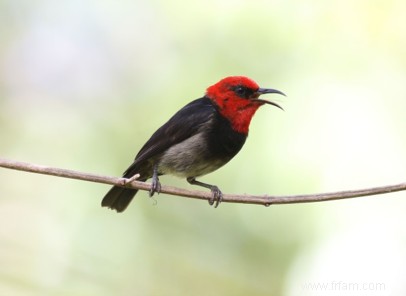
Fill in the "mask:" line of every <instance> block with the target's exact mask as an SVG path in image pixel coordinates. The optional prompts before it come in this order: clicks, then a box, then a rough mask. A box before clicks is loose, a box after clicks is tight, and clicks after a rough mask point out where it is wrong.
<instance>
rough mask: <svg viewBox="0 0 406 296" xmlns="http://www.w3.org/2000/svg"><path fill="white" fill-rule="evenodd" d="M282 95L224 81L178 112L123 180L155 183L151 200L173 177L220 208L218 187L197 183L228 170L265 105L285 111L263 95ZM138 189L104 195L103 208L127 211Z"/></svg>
mask: <svg viewBox="0 0 406 296" xmlns="http://www.w3.org/2000/svg"><path fill="white" fill-rule="evenodd" d="M269 93H277V94H282V95H284V94H283V93H282V92H281V91H278V90H275V89H268V88H260V87H259V86H258V84H257V83H256V82H255V81H253V80H252V79H250V78H248V77H244V76H231V77H226V78H224V79H222V80H220V81H219V82H217V83H216V84H214V85H212V86H210V87H209V88H207V91H206V94H205V95H204V96H203V97H202V98H200V99H197V100H194V101H192V102H190V103H189V104H187V105H186V106H184V107H183V108H182V109H180V110H179V111H178V112H177V113H175V115H173V116H172V118H170V119H169V120H168V122H166V123H165V124H164V125H163V126H161V127H160V128H159V129H158V130H157V131H156V132H155V133H154V134H153V135H152V136H151V138H150V139H149V140H148V141H147V142H146V143H145V144H144V146H143V147H142V148H141V150H140V151H139V152H138V154H137V156H136V157H135V160H134V162H133V163H132V164H131V165H130V167H129V168H128V169H127V170H126V171H125V172H124V175H123V177H124V178H131V177H132V176H134V175H135V174H140V177H139V178H138V180H139V181H146V180H147V179H149V178H152V187H151V190H150V192H149V195H150V196H152V195H153V194H154V193H155V192H158V193H159V191H160V189H161V184H160V182H159V179H158V176H161V175H166V174H170V175H175V176H179V177H182V178H186V180H187V181H188V182H189V183H190V184H194V185H199V186H202V187H205V188H208V189H210V190H211V192H212V198H211V199H210V201H209V203H210V205H213V204H214V202H216V205H215V207H217V206H218V205H219V203H220V202H221V199H222V193H221V191H220V190H219V188H218V187H217V186H215V185H210V184H206V183H203V182H200V181H197V180H196V178H197V177H200V176H203V175H206V174H208V173H211V172H213V171H215V170H217V169H218V168H220V167H222V166H223V165H225V164H226V163H227V162H229V161H230V159H232V158H233V157H234V156H235V155H236V154H237V153H238V151H240V149H241V148H242V146H243V145H244V143H245V140H246V139H247V136H248V128H249V125H250V122H251V119H252V117H253V116H254V114H255V112H256V111H257V110H258V108H259V107H261V106H262V105H264V104H270V105H273V106H276V107H278V108H280V109H282V108H281V107H280V106H279V105H278V104H276V103H274V102H271V101H266V100H262V99H259V96H260V95H262V94H269ZM137 191H138V190H137V189H129V188H123V187H118V186H114V187H113V188H111V189H110V191H109V192H107V194H106V195H105V197H104V198H103V201H102V206H103V207H108V208H110V209H114V210H116V211H117V212H122V211H124V210H125V209H126V208H127V206H128V204H129V203H130V202H131V200H132V199H133V197H134V195H135V194H136V193H137Z"/></svg>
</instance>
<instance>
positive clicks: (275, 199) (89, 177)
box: [0, 158, 406, 206]
mask: <svg viewBox="0 0 406 296" xmlns="http://www.w3.org/2000/svg"><path fill="white" fill-rule="evenodd" d="M0 167H3V168H8V169H13V170H19V171H25V172H31V173H36V174H44V175H51V176H57V177H63V178H70V179H78V180H83V181H89V182H95V183H103V184H110V185H117V186H121V187H127V188H135V189H140V190H147V191H148V190H150V188H151V184H150V183H146V182H140V181H136V180H135V178H131V179H126V178H116V177H109V176H102V175H97V174H89V173H82V172H78V171H73V170H67V169H59V168H53V167H48V166H41V165H36V164H31V163H26V162H20V161H14V160H8V159H4V158H0ZM402 190H406V183H400V184H395V185H388V186H381V187H373V188H366V189H360V190H348V191H338V192H330V193H319V194H302V195H290V196H271V195H258V196H257V195H248V194H244V195H236V194H224V195H223V202H232V203H246V204H258V205H265V206H270V205H273V204H292V203H306V202H318V201H328V200H338V199H347V198H354V197H361V196H370V195H378V194H385V193H391V192H396V191H402ZM161 193H166V194H171V195H177V196H182V197H189V198H196V199H204V200H209V199H210V198H211V193H210V192H208V191H207V192H204V191H198V190H186V189H181V188H177V187H171V186H162V188H161Z"/></svg>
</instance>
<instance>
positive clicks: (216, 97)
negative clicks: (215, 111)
mask: <svg viewBox="0 0 406 296" xmlns="http://www.w3.org/2000/svg"><path fill="white" fill-rule="evenodd" d="M270 93H276V94H281V95H285V94H284V93H283V92H281V91H279V90H276V89H270V88H260V87H259V85H258V84H257V83H256V82H255V81H254V80H252V79H250V78H248V77H245V76H230V77H226V78H223V79H222V80H220V81H219V82H217V83H216V84H213V85H212V86H210V87H208V88H207V91H206V97H208V98H209V99H211V100H212V101H213V102H214V103H215V104H216V105H217V106H218V108H219V112H220V114H221V115H223V116H224V117H226V118H227V119H228V120H229V121H230V122H231V125H232V127H233V128H234V130H236V131H238V132H241V133H245V134H246V133H248V128H249V124H250V122H251V119H252V117H253V116H254V114H255V112H256V111H257V109H258V108H259V107H260V106H262V105H264V104H269V105H273V106H276V107H278V108H280V109H282V107H281V106H279V105H278V104H276V103H274V102H272V101H267V100H262V99H259V96H260V95H262V94H270ZM282 110H283V109H282Z"/></svg>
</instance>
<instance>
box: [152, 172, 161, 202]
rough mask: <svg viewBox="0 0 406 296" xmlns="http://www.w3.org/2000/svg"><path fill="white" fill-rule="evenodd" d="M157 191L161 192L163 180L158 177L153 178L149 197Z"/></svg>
mask: <svg viewBox="0 0 406 296" xmlns="http://www.w3.org/2000/svg"><path fill="white" fill-rule="evenodd" d="M155 192H156V193H158V194H159V193H161V182H159V179H158V177H156V178H152V184H151V189H150V190H149V197H152V196H153V195H154V194H155Z"/></svg>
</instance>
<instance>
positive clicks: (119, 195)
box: [101, 186, 138, 213]
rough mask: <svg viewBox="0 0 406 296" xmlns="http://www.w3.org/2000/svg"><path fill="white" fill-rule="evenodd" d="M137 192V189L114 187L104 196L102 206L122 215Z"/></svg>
mask: <svg viewBox="0 0 406 296" xmlns="http://www.w3.org/2000/svg"><path fill="white" fill-rule="evenodd" d="M137 192H138V190H137V189H128V188H123V187H118V186H114V187H113V188H111V189H110V190H109V192H107V194H106V195H105V196H104V198H103V200H102V203H101V205H102V207H108V208H110V209H112V210H116V211H117V212H118V213H120V212H122V211H124V210H125V209H126V208H127V206H128V205H129V203H130V202H131V200H132V199H133V197H134V195H135V194H136V193H137Z"/></svg>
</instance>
